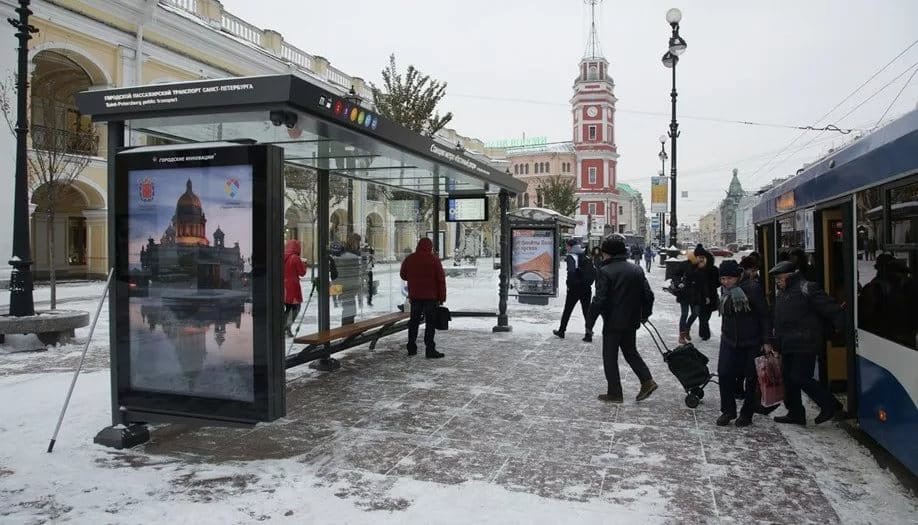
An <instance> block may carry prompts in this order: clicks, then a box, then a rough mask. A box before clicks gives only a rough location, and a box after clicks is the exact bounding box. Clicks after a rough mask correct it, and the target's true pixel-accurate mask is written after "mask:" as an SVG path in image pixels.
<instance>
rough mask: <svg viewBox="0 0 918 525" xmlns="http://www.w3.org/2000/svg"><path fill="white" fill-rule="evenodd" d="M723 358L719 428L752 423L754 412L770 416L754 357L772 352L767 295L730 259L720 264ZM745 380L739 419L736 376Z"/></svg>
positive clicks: (718, 368)
mask: <svg viewBox="0 0 918 525" xmlns="http://www.w3.org/2000/svg"><path fill="white" fill-rule="evenodd" d="M719 273H720V283H721V290H720V291H721V298H720V315H721V319H722V320H721V334H720V357H719V360H718V363H717V374H718V376H719V380H720V417H719V418H717V426H721V427H723V426H726V425H729V424H730V421H732V420H733V419H736V426H738V427H745V426H749V425H751V424H752V415H753V414H754V413H755V412H759V413H767V412H768V411H770V410H767V409H762V408H761V406H760V404H759V400H758V378H757V375H756V370H755V358H756V357H757V356H758V355H759V354H760V353H761V351H762V350H763V349H764V350H765V351H768V352H771V351H773V350H772V348H771V346H770V345H768V344H767V343H766V341H767V340H768V336H769V334H770V333H771V318H770V316H769V313H768V306H767V304H766V303H765V294H764V292H763V291H762V287H761V286H760V285H759V283H758V282H757V281H755V280H754V279H751V278H749V277H748V276H747V275H745V274H744V272H743V268H742V267H740V265H739V264H738V263H737V262H736V261H734V260H731V259H727V260H725V261H724V262H722V263H721V264H720V272H719ZM740 374H741V377H742V376H744V377H745V379H746V385H747V388H746V392H745V396H744V399H743V407H742V408H741V409H740V412H739V417H737V414H736V398H735V396H734V394H735V391H734V389H735V387H736V380H737V376H738V375H740Z"/></svg>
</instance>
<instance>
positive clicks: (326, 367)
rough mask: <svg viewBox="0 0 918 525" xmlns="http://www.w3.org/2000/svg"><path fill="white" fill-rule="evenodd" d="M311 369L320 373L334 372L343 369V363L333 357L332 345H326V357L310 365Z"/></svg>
mask: <svg viewBox="0 0 918 525" xmlns="http://www.w3.org/2000/svg"><path fill="white" fill-rule="evenodd" d="M309 368H312V369H313V370H318V371H320V372H334V371H335V370H338V369H339V368H341V362H340V361H338V360H337V359H335V358H333V357H331V345H329V344H326V345H325V356H324V357H322V358H320V359H319V360H318V361H314V362H312V363H310V364H309Z"/></svg>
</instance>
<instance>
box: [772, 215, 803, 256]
mask: <svg viewBox="0 0 918 525" xmlns="http://www.w3.org/2000/svg"><path fill="white" fill-rule="evenodd" d="M778 226H779V227H780V232H781V237H780V242H779V243H778V249H781V248H803V240H804V239H803V231H802V230H801V231H797V225H796V221H795V220H794V215H793V214H791V215H787V216H784V217H782V218H780V219H778ZM800 226H801V228H802V227H803V225H802V224H801V225H800Z"/></svg>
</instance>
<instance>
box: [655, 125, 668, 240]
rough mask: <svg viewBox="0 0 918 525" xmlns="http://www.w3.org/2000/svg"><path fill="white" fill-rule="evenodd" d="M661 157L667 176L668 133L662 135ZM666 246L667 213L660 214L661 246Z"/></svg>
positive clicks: (663, 170) (661, 170) (661, 171)
mask: <svg viewBox="0 0 918 525" xmlns="http://www.w3.org/2000/svg"><path fill="white" fill-rule="evenodd" d="M657 156H658V157H659V158H660V164H661V167H660V176H661V177H665V176H666V159H668V158H669V156H668V155H667V154H666V135H665V134H664V135H660V153H659V154H658V155H657ZM665 247H666V213H665V212H664V213H661V214H660V248H665Z"/></svg>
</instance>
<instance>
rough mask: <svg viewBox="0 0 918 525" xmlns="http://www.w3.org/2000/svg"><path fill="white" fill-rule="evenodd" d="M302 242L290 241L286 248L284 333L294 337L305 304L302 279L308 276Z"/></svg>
mask: <svg viewBox="0 0 918 525" xmlns="http://www.w3.org/2000/svg"><path fill="white" fill-rule="evenodd" d="M302 251H303V249H302V246H300V241H298V240H296V239H290V240H288V241H287V243H286V245H285V246H284V333H285V334H286V335H287V337H293V331H292V330H291V328H292V327H293V323H294V322H295V321H296V318H297V316H298V315H299V313H300V305H301V304H303V288H302V287H301V286H300V278H301V277H303V276H304V275H306V265H305V264H304V263H303V259H301V258H300V255H301V254H302Z"/></svg>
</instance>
